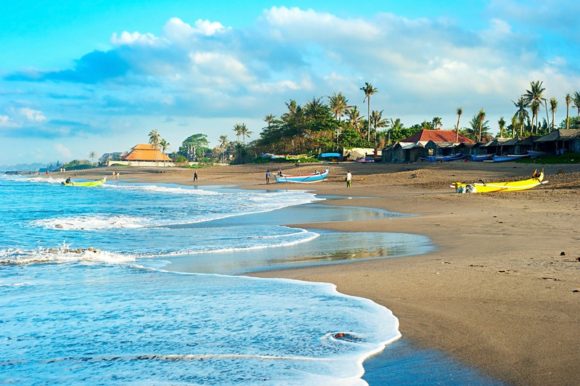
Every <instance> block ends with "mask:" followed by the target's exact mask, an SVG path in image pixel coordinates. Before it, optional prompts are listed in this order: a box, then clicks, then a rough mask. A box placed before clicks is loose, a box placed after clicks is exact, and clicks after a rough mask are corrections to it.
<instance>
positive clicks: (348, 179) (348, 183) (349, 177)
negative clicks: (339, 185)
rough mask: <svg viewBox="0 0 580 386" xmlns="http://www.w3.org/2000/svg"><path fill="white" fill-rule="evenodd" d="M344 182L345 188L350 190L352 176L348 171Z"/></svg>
mask: <svg viewBox="0 0 580 386" xmlns="http://www.w3.org/2000/svg"><path fill="white" fill-rule="evenodd" d="M344 180H345V181H346V187H347V188H350V185H351V184H352V174H351V173H350V170H347V171H346V178H345V179H344Z"/></svg>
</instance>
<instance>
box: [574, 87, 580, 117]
mask: <svg viewBox="0 0 580 386" xmlns="http://www.w3.org/2000/svg"><path fill="white" fill-rule="evenodd" d="M574 106H576V108H577V109H578V116H579V117H580V91H576V92H575V93H574Z"/></svg>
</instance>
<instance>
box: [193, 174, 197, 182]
mask: <svg viewBox="0 0 580 386" xmlns="http://www.w3.org/2000/svg"><path fill="white" fill-rule="evenodd" d="M195 181H197V172H196V171H195V172H193V182H195Z"/></svg>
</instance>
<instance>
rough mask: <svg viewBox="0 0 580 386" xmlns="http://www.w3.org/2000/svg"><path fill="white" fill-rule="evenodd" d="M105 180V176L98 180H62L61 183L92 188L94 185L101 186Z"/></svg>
mask: <svg viewBox="0 0 580 386" xmlns="http://www.w3.org/2000/svg"><path fill="white" fill-rule="evenodd" d="M105 182H107V178H106V177H105V178H102V179H100V180H96V181H83V182H72V181H71V182H68V183H66V182H63V183H62V184H63V185H64V186H83V187H86V188H94V187H96V186H101V185H103V184H104V183H105Z"/></svg>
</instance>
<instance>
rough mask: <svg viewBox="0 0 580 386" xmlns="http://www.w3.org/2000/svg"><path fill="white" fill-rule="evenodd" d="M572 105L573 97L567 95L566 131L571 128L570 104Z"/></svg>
mask: <svg viewBox="0 0 580 386" xmlns="http://www.w3.org/2000/svg"><path fill="white" fill-rule="evenodd" d="M571 103H572V97H571V96H570V94H566V130H568V129H569V128H570V104H571Z"/></svg>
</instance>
